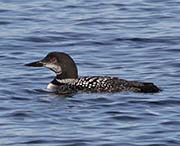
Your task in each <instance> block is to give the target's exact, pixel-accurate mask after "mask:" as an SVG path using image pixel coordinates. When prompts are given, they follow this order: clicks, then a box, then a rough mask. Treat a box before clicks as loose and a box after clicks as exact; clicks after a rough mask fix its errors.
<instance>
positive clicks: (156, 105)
mask: <svg viewBox="0 0 180 146" xmlns="http://www.w3.org/2000/svg"><path fill="white" fill-rule="evenodd" d="M179 14H180V2H179V0H172V1H170V0H166V1H164V0H136V1H134V0H124V1H119V0H98V1H97V0H91V1H88V0H86V1H85V0H79V1H76V0H38V1H37V0H31V1H25V0H13V1H11V0H1V1H0V68H1V70H0V75H1V76H0V131H1V134H0V145H1V146H26V145H37V146H76V145H77V146H86V145H87V146H179V145H180V126H179V125H180V106H179V105H180V90H179V87H180V25H179V22H180V15H179ZM51 51H62V52H66V53H68V54H70V55H71V56H72V58H74V60H75V61H76V63H77V65H78V70H79V75H81V76H83V75H86V76H87V75H108V76H116V77H119V78H123V79H128V80H137V81H147V82H154V83H155V84H156V85H158V86H159V87H160V88H161V89H162V90H163V91H162V92H160V93H157V94H137V93H131V92H123V93H113V94H110V93H108V94H104V93H103V94H85V93H84V94H75V95H73V96H71V97H64V96H61V95H56V94H53V93H49V92H48V91H47V90H46V86H47V84H48V82H50V81H51V80H52V79H53V77H54V74H53V73H52V72H51V71H49V70H48V69H33V68H28V67H25V66H23V64H25V63H28V62H31V61H35V60H37V59H41V58H42V57H44V56H45V55H46V54H47V53H49V52H51Z"/></svg>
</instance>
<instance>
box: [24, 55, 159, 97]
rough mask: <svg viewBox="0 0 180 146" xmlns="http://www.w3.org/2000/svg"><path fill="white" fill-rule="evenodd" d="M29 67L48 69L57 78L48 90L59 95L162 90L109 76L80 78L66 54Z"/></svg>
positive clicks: (147, 84)
mask: <svg viewBox="0 0 180 146" xmlns="http://www.w3.org/2000/svg"><path fill="white" fill-rule="evenodd" d="M25 66H29V67H47V68H49V69H50V70H52V71H53V72H55V73H56V77H55V78H54V79H53V81H51V82H50V83H49V84H48V86H47V88H48V89H50V90H53V91H54V92H56V93H58V94H68V93H76V92H79V91H80V92H91V93H92V92H96V93H99V92H121V91H132V92H141V93H157V92H159V91H160V89H159V88H158V87H157V86H156V85H154V84H153V83H146V82H138V81H127V80H124V79H120V78H117V77H109V76H84V77H78V70H77V66H76V64H75V62H74V60H73V59H72V58H71V57H70V56H69V55H68V54H66V53H64V52H51V53H49V54H48V55H47V56H46V57H45V58H43V59H42V60H40V61H36V62H32V63H28V64H25Z"/></svg>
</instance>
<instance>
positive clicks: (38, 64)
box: [24, 61, 45, 67]
mask: <svg viewBox="0 0 180 146" xmlns="http://www.w3.org/2000/svg"><path fill="white" fill-rule="evenodd" d="M44 65H45V63H44V62H42V61H35V62H32V63H28V64H25V65H24V66H29V67H43V66H44Z"/></svg>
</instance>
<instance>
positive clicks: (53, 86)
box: [47, 83, 58, 91]
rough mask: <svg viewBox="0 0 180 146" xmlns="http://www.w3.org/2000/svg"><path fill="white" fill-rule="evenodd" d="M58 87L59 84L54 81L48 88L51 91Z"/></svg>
mask: <svg viewBox="0 0 180 146" xmlns="http://www.w3.org/2000/svg"><path fill="white" fill-rule="evenodd" d="M57 88H58V86H57V85H54V84H52V83H49V84H48V86H47V89H49V90H51V91H55V90H56V89H57Z"/></svg>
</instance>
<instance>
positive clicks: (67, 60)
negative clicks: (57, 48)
mask: <svg viewBox="0 0 180 146" xmlns="http://www.w3.org/2000/svg"><path fill="white" fill-rule="evenodd" d="M25 66H31V67H47V68H49V69H51V70H52V71H54V72H55V73H56V75H57V78H59V79H68V78H78V72H77V67H76V64H75V62H74V61H73V59H72V58H71V57H70V56H69V55H68V54H66V53H63V52H51V53H49V54H48V55H47V56H46V57H45V58H43V59H42V60H40V61H36V62H32V63H29V64H25Z"/></svg>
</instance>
